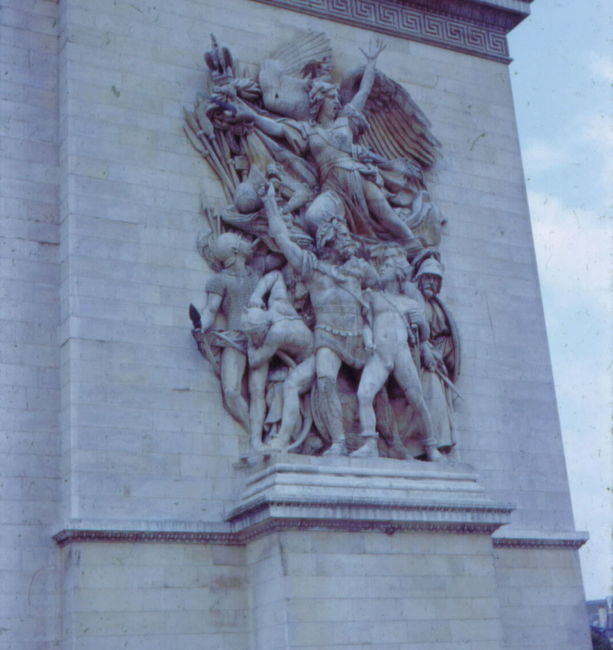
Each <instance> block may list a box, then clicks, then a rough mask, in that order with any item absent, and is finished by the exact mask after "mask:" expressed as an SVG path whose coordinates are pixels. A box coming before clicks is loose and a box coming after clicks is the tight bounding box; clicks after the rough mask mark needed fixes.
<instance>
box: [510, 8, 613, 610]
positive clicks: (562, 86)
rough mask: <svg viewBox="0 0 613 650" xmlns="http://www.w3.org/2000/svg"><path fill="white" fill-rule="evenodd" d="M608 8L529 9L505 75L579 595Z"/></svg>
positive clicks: (594, 593) (602, 350) (607, 254)
mask: <svg viewBox="0 0 613 650" xmlns="http://www.w3.org/2000/svg"><path fill="white" fill-rule="evenodd" d="M612 15H613V4H611V3H610V2H609V1H608V0H607V1H600V0H581V1H580V2H577V0H535V2H534V3H533V4H532V15H531V16H530V17H529V18H528V19H526V20H525V21H524V22H523V23H522V24H520V25H519V26H518V27H517V28H516V29H515V30H514V31H513V32H512V33H511V35H510V37H509V42H510V49H511V56H512V57H513V58H514V62H513V63H512V64H511V77H512V80H513V93H514V96H515V109H516V113H517V121H518V128H519V135H520V141H521V146H522V156H523V161H524V171H525V175H526V184H527V189H528V198H529V202H530V212H531V219H532V228H533V232H534V239H535V246H536V252H537V259H538V265H539V275H540V281H541V289H542V293H543V303H544V307H545V317H546V320H547V330H548V333H549V347H550V351H551V357H552V365H553V370H554V379H555V385H556V393H557V398H558V408H559V412H560V421H561V427H562V436H563V440H564V448H565V454H566V462H567V467H568V472H569V481H570V486H571V496H572V501H573V510H574V514H575V523H576V527H577V529H579V530H588V531H589V533H590V536H591V539H590V541H589V542H588V543H587V544H586V545H585V546H584V547H583V549H582V550H581V552H580V556H581V564H582V570H583V576H584V583H585V589H586V596H587V598H588V599H592V598H601V597H603V596H605V595H606V594H607V593H612V592H613V589H612V579H613V544H612V540H611V531H612V530H613V492H612V489H611V486H612V482H613V442H612V437H611V424H612V414H613V409H612V400H613V380H612V376H613V286H612V285H613V246H612V238H613V216H612V215H613V212H612V209H611V199H612V196H613V192H612V188H613V90H612V89H613V41H612V37H613V17H612Z"/></svg>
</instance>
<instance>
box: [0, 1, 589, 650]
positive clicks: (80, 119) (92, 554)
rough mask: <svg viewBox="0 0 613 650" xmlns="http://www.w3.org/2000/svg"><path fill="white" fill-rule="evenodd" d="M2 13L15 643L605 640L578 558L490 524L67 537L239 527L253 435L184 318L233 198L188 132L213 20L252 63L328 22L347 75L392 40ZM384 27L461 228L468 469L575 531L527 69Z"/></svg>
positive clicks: (448, 260)
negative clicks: (514, 76) (87, 528)
mask: <svg viewBox="0 0 613 650" xmlns="http://www.w3.org/2000/svg"><path fill="white" fill-rule="evenodd" d="M489 4H492V5H495V4H498V3H489ZM522 4H523V3H522ZM2 5H3V6H2V13H1V14H0V22H1V24H2V29H3V35H2V36H3V38H2V43H1V44H0V65H1V66H2V71H3V77H2V85H1V87H0V102H1V106H2V111H3V117H5V118H6V119H4V120H3V123H2V127H1V128H2V142H1V144H0V153H1V160H2V162H1V164H2V184H1V186H0V198H1V201H2V203H1V206H2V217H3V229H2V232H1V233H0V245H1V246H2V256H1V260H0V264H1V266H0V274H1V279H2V285H1V292H2V293H1V295H2V301H1V308H0V341H1V342H2V348H1V350H0V355H1V356H0V382H1V383H2V391H1V392H0V400H1V402H0V406H1V409H0V426H1V428H0V433H1V435H2V441H3V446H2V456H1V457H0V458H1V464H0V481H1V486H0V487H1V489H2V498H3V504H2V508H3V519H2V523H3V526H2V530H1V531H0V572H1V573H0V575H1V579H0V598H1V601H0V605H1V606H0V646H2V647H4V645H3V644H6V647H7V649H10V650H50V649H51V648H53V647H58V645H60V644H62V643H63V647H65V648H79V649H82V648H83V649H85V650H93V649H96V650H101V649H102V648H104V649H105V650H106V649H110V648H113V649H114V648H116V647H121V646H120V645H119V641H121V644H122V645H123V646H125V647H129V648H139V649H140V648H147V650H150V649H151V648H153V649H155V648H157V647H159V648H162V647H164V648H167V647H172V643H174V639H177V638H179V637H180V641H181V647H182V648H187V649H189V648H191V647H193V648H196V647H197V648H202V647H205V648H211V649H213V648H220V649H221V648H223V649H224V650H230V649H231V650H234V649H236V650H239V649H240V650H243V649H244V648H245V647H251V646H249V644H250V643H255V642H256V641H254V639H256V638H257V639H260V640H261V641H262V643H264V644H266V643H269V644H272V645H270V646H266V645H264V646H260V647H284V646H283V643H284V639H286V637H285V636H284V635H286V634H287V633H288V632H287V631H288V630H289V629H291V631H292V635H293V636H292V639H293V643H294V646H295V647H300V648H307V647H318V648H321V649H326V648H328V647H329V648H331V647H333V646H334V647H342V646H343V644H344V645H345V647H346V646H347V644H349V645H350V647H359V643H361V642H362V641H363V640H364V643H365V642H366V639H368V640H369V642H370V646H369V647H377V644H379V646H380V647H381V648H385V649H386V650H392V649H393V650H399V649H400V648H413V647H414V648H418V647H419V648H422V647H431V648H432V649H433V650H451V648H454V649H455V648H457V647H461V646H462V645H464V646H466V647H471V648H475V649H479V648H488V649H489V648H492V647H497V646H498V645H502V647H504V648H508V650H516V649H517V650H519V648H524V647H525V648H532V647H534V648H536V647H541V648H547V647H549V646H547V645H539V644H545V643H549V639H555V640H556V642H557V643H558V646H557V647H556V650H557V648H560V647H561V648H568V650H570V649H571V648H572V650H576V648H580V647H582V645H581V644H582V643H583V644H584V645H585V647H587V636H586V634H585V633H584V632H582V629H581V625H580V623H579V618H575V619H574V620H576V621H577V623H573V625H571V626H568V625H567V626H562V627H560V621H563V620H567V619H568V617H579V616H582V613H581V614H580V612H579V610H580V607H579V604H578V603H579V601H580V599H581V598H582V589H581V585H580V578H579V574H578V569H577V566H576V556H575V554H574V551H573V550H572V549H571V550H569V549H558V550H553V549H551V548H550V549H548V550H545V549H530V550H526V549H520V548H518V549H508V548H498V549H496V553H495V556H492V555H491V553H492V550H491V542H490V541H489V538H486V537H485V536H481V535H469V536H461V535H456V536H450V535H439V534H431V535H430V534H425V533H424V534H421V533H403V534H396V535H395V536H393V537H389V536H386V535H383V534H381V533H368V534H362V533H360V534H357V533H350V532H347V533H343V534H341V533H340V532H335V533H329V532H323V531H320V532H316V533H315V532H310V533H307V532H304V531H302V532H288V531H286V532H283V533H278V534H276V533H275V534H274V535H271V536H268V537H266V536H265V537H262V538H260V539H258V540H255V541H251V542H250V543H249V544H248V545H247V546H223V545H220V544H204V543H203V544H187V543H179V542H175V543H173V544H166V543H164V544H159V543H153V542H151V541H149V542H147V543H145V542H141V543H137V542H122V543H118V542H113V543H112V544H111V543H108V544H105V543H103V542H100V541H97V542H83V541H81V542H75V543H73V544H67V545H66V546H64V547H63V548H62V549H59V548H58V547H56V546H55V544H54V542H53V541H52V539H51V536H52V535H53V534H54V533H55V532H57V531H58V530H60V529H62V528H66V527H70V526H71V525H72V524H73V523H74V522H75V521H82V520H88V522H89V523H90V524H92V526H93V527H96V526H99V527H100V528H104V529H105V530H109V529H112V528H113V527H117V528H121V527H122V526H123V527H124V528H127V529H128V530H129V529H130V528H134V529H138V528H139V527H141V528H142V529H143V530H145V529H147V526H151V525H156V524H157V523H159V522H164V523H165V525H166V527H167V528H168V529H169V530H170V529H172V526H173V525H175V524H176V527H178V528H180V527H183V528H184V529H185V528H189V527H190V526H192V527H197V528H199V529H205V528H206V527H207V526H209V525H210V526H211V527H217V529H220V530H221V529H223V530H224V531H225V532H227V530H226V529H225V528H223V526H225V524H224V521H223V520H224V517H225V515H226V514H227V512H228V511H229V510H230V508H231V507H232V506H233V505H235V503H236V497H237V494H238V492H239V490H240V482H241V479H240V478H239V477H240V474H239V473H238V472H237V471H236V468H235V466H234V465H235V463H236V461H237V459H238V458H239V455H240V452H241V449H245V446H246V436H245V435H244V434H243V433H242V432H241V431H240V429H239V427H238V426H237V425H236V423H235V422H234V421H233V420H232V418H231V417H230V416H229V415H228V414H227V413H226V411H225V410H224V409H223V407H222V404H221V395H220V391H219V387H218V384H217V380H216V379H215V377H214V375H213V373H212V372H211V370H210V368H209V367H208V366H207V364H206V363H205V362H204V361H203V360H202V358H201V357H200V355H199V354H198V352H197V350H196V348H195V345H194V343H193V341H192V339H191V336H190V332H189V328H190V323H189V320H188V317H187V305H188V304H189V303H190V302H193V303H195V304H196V305H197V306H201V305H202V302H203V288H204V285H205V282H206V279H207V277H208V274H209V271H208V270H207V267H206V265H205V263H204V262H203V261H202V259H201V258H200V257H199V255H198V253H197V251H196V248H195V240H196V236H197V233H198V231H199V230H200V229H202V227H203V221H202V218H201V216H200V215H199V214H198V210H199V203H200V196H201V193H202V192H204V197H205V202H206V203H207V204H211V205H221V204H223V202H224V200H223V197H222V192H221V188H220V187H219V185H218V184H217V182H216V180H215V179H214V178H213V176H212V174H211V173H210V172H209V170H208V168H207V167H206V165H205V163H204V161H202V159H201V158H199V156H198V155H197V154H196V153H195V152H194V151H193V150H192V148H191V147H190V145H189V143H188V141H187V139H186V138H185V136H184V134H183V132H182V119H183V115H182V110H183V106H191V104H192V102H193V101H194V99H195V96H196V93H197V92H199V91H200V90H202V87H203V80H204V65H203V62H202V54H203V52H204V51H205V50H206V49H207V47H208V42H209V41H208V39H209V33H210V32H213V33H214V34H215V35H216V36H217V38H218V39H219V41H220V42H222V43H224V44H225V45H227V46H229V47H230V48H231V49H232V51H233V54H234V55H235V57H237V58H238V59H239V60H240V61H241V62H242V63H245V64H249V63H255V62H259V61H261V60H262V59H263V58H264V57H265V56H266V55H267V54H268V53H269V52H270V50H271V49H272V48H273V47H274V46H276V45H277V44H278V43H280V42H282V41H283V40H285V39H287V38H291V36H292V34H294V33H295V31H296V30H305V29H313V30H322V31H325V32H326V33H327V34H328V36H329V37H330V38H331V39H332V43H333V47H334V62H335V64H336V66H337V69H339V70H348V69H350V68H352V67H354V66H356V65H358V64H359V63H360V62H361V55H360V54H359V52H358V49H357V48H358V47H359V46H364V45H365V44H366V43H367V42H368V39H369V38H370V37H371V36H372V34H371V33H370V32H369V31H368V30H366V29H361V28H357V27H352V26H349V25H346V24H341V23H338V22H330V21H324V20H321V19H320V18H317V17H314V16H307V15H303V14H298V13H295V12H292V11H287V10H284V9H279V8H275V7H272V6H267V5H265V4H261V3H256V2H252V1H250V0H227V1H226V2H224V3H219V2H217V1H215V0H174V1H173V2H172V3H160V2H159V1H158V0H139V2H137V3H136V2H130V1H128V0H115V1H114V2H113V3H105V2H95V1H94V0H60V1H59V2H55V1H54V0H4V1H3V3H2ZM237 16H240V19H237ZM386 42H387V44H388V47H387V49H386V50H385V52H384V53H383V55H382V57H381V62H380V63H381V68H382V69H383V71H384V72H385V73H386V74H388V75H389V76H390V77H391V78H393V79H395V80H397V81H398V82H400V83H402V84H403V85H405V87H406V88H407V89H408V90H409V92H410V93H411V95H412V97H413V99H414V100H415V101H416V102H417V103H418V105H419V106H420V107H421V108H422V109H423V110H424V112H425V113H426V115H427V116H428V117H429V118H430V120H431V121H432V125H433V132H434V134H435V135H436V136H437V138H438V139H439V140H441V142H442V144H443V154H444V157H443V159H442V160H441V161H440V162H439V163H437V165H436V166H435V168H434V169H433V170H432V172H431V173H430V175H429V178H428V185H429V187H430V188H431V190H432V194H433V196H434V199H435V200H436V201H437V203H438V204H439V205H440V207H441V208H442V209H443V211H444V213H445V215H446V217H447V218H448V226H447V228H446V234H445V235H444V240H443V245H442V250H443V257H444V261H445V264H446V278H445V283H444V288H443V297H444V298H445V299H446V302H447V303H448V304H449V306H450V309H451V311H452V312H453V313H454V315H455V316H456V318H457V320H458V324H459V327H460V330H461V333H462V338H463V345H464V349H463V371H462V375H461V378H460V382H459V389H460V391H461V393H462V395H463V397H464V399H463V400H461V401H460V402H459V403H458V427H459V432H458V434H459V435H458V437H459V440H460V446H461V453H462V459H463V460H464V461H466V462H468V463H470V464H471V465H473V466H474V467H475V468H476V469H477V470H478V472H479V473H480V476H481V477H482V482H483V484H484V486H485V487H486V489H487V491H488V493H489V494H490V495H491V496H492V498H494V499H496V500H497V501H504V502H514V503H516V504H517V506H518V507H517V510H516V512H515V513H514V515H513V523H512V529H514V530H528V531H532V533H533V534H538V533H539V531H561V532H564V531H571V530H572V529H573V521H572V513H571V509H570V501H569V497H568V486H567V481H566V474H565V468H564V458H563V453H562V447H561V442H560V436H559V426H558V421H557V415H556V408H555V397H554V393H553V386H552V380H551V371H550V365H549V357H548V352H547V343H546V336H545V329H544V321H543V317H542V309H541V304H540V293H539V289H538V280H537V273H536V265H535V261H534V253H533V247H532V238H531V232H530V225H529V218H528V208H527V203H526V198H525V191H524V186H523V177H522V171H521V159H520V153H519V148H518V143H517V137H516V132H515V120H514V114H513V108H512V95H511V89H510V82H509V77H508V70H507V68H506V67H505V65H504V63H502V62H500V61H493V60H488V59H485V58H479V57H476V56H472V55H469V54H465V53H459V52H457V51H453V50H450V49H441V48H438V47H435V46H434V45H427V44H424V43H419V42H415V41H408V40H405V39H401V38H398V37H394V36H386ZM443 540H447V541H443ZM445 544H448V545H449V546H445ZM488 544H489V546H488ZM432 549H434V551H432ZM533 563H543V564H542V565H541V564H538V568H539V571H538V572H536V573H534V572H533V571H532V569H534V568H535V567H534V566H533ZM60 566H61V571H60ZM543 566H544V567H547V571H545V573H543V571H542V568H543ZM386 567H387V568H386ZM535 575H539V576H540V579H541V580H542V581H541V584H536V583H535V582H534V576H535ZM496 585H497V586H496ZM496 589H497V591H496V593H494V592H495V590H496ZM522 594H527V596H526V598H528V600H530V602H532V603H533V604H534V607H533V608H531V609H530V611H528V609H527V607H528V606H527V605H526V604H525V603H523V602H522V598H523V596H522ZM558 596H559V601H557V608H556V613H555V614H553V613H552V610H551V608H549V609H548V608H547V605H546V604H544V603H550V602H552V601H556V598H557V597H558ZM497 600H498V601H499V602H500V605H501V607H500V609H499V610H497V605H496V602H497ZM290 601H291V602H290ZM499 615H500V616H501V618H500V619H497V617H498V616H499ZM528 615H530V618H528ZM369 616H370V617H371V618H369ZM279 617H281V618H279ZM288 617H289V618H288ZM335 617H336V618H335ZM441 618H444V619H445V623H444V624H435V623H434V621H438V620H439V619H441ZM341 620H343V621H348V623H347V627H346V628H343V629H345V630H346V631H348V632H347V633H348V634H349V636H348V637H342V636H341V633H340V629H341V626H340V625H339V626H337V625H336V623H337V622H340V621H341ZM466 620H469V621H471V624H470V626H468V625H467V624H466ZM496 620H501V621H502V628H501V627H500V624H499V623H496V622H495V621H496ZM524 620H529V621H530V623H529V626H530V629H531V631H530V633H528V632H527V631H526V630H525V629H524V625H523V621H524ZM379 621H385V622H384V623H383V622H379ZM520 621H521V622H522V624H521V626H520V625H518V622H520ZM581 621H582V619H581ZM288 625H290V627H289V628H288ZM520 628H521V629H520ZM388 630H395V632H394V634H396V637H395V638H401V637H402V635H405V640H403V641H394V640H393V639H394V637H393V636H392V635H391V632H390V635H389V636H386V634H388V632H387V631H388ZM254 635H255V636H254ZM335 635H336V636H335ZM398 635H400V637H399V636H398ZM526 635H528V636H526ZM362 637H363V638H362ZM347 638H350V639H351V640H350V641H346V640H345V639H347ZM356 644H357V645H356ZM426 644H427V645H426ZM522 644H523V645H522ZM550 645H551V648H552V650H553V647H554V645H553V643H551V644H550ZM60 647H61V645H60ZM253 647H257V646H253Z"/></svg>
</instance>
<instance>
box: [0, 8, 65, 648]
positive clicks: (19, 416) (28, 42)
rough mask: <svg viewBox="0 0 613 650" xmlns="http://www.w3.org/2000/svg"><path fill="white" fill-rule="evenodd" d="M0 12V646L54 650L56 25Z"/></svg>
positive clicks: (38, 11)
mask: <svg viewBox="0 0 613 650" xmlns="http://www.w3.org/2000/svg"><path fill="white" fill-rule="evenodd" d="M57 10H58V7H57V4H56V3H55V2H53V1H50V0H6V1H3V2H2V8H1V9H0V29H1V30H2V35H1V38H0V71H1V73H0V80H1V81H0V110H1V117H2V119H1V120H0V179H1V180H0V213H1V219H0V221H1V227H0V512H1V515H0V523H1V526H0V647H2V648H6V649H7V650H43V649H44V650H47V649H48V648H51V647H52V643H53V641H54V640H56V639H57V636H58V635H57V628H58V620H59V618H58V617H59V611H60V610H59V598H58V597H59V586H58V579H57V575H58V574H57V559H58V556H57V549H56V547H55V544H54V542H53V541H52V540H51V537H50V531H51V527H52V526H53V525H57V521H58V509H59V494H60V490H59V484H60V480H61V479H60V473H59V454H60V439H59V408H60V373H59V366H60V348H59V345H58V326H59V317H60V305H59V293H58V290H57V287H58V283H59V277H60V267H59V250H58V249H59V243H60V234H59V214H58V213H59V207H58V180H59V159H58V149H57V146H58V104H57V96H58V93H57V91H58V25H57Z"/></svg>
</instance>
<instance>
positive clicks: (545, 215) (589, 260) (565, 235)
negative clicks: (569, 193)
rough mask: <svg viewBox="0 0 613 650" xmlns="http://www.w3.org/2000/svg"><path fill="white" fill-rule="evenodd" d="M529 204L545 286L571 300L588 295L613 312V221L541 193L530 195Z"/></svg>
mask: <svg viewBox="0 0 613 650" xmlns="http://www.w3.org/2000/svg"><path fill="white" fill-rule="evenodd" d="M528 201H529V203H530V212H531V215H532V229H533V233H534V241H535V246H536V249H537V258H538V263H539V272H540V274H541V282H542V283H543V284H544V285H545V287H546V288H550V289H552V290H559V291H562V292H563V293H564V296H565V298H566V299H567V300H572V299H573V297H574V298H575V299H578V298H581V297H584V296H586V294H587V295H589V296H590V300H596V301H597V302H598V303H599V304H603V305H604V306H605V307H606V308H608V309H611V296H610V291H611V286H610V283H611V268H612V263H613V257H612V255H613V249H612V239H611V235H612V231H611V228H612V224H611V221H610V220H608V219H607V218H606V217H603V216H600V215H598V214H596V213H595V212H593V211H590V210H582V209H573V208H569V207H568V206H566V205H564V204H563V203H562V201H561V200H560V199H558V198H557V197H555V196H549V195H547V194H544V193H541V192H529V193H528ZM582 302H583V300H582Z"/></svg>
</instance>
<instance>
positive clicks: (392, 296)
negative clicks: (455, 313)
mask: <svg viewBox="0 0 613 650" xmlns="http://www.w3.org/2000/svg"><path fill="white" fill-rule="evenodd" d="M410 274H411V267H410V266H409V264H408V262H407V260H406V257H405V252H404V250H403V249H402V247H400V246H397V245H393V244H392V245H388V247H387V248H386V251H385V257H384V259H383V262H382V264H381V265H380V267H379V275H380V278H381V283H382V288H381V289H380V290H374V291H367V292H365V297H366V300H367V301H368V303H369V306H370V309H371V314H372V316H371V318H372V347H373V349H374V351H373V354H372V355H371V356H370V358H369V359H368V361H367V362H366V365H365V366H364V370H363V371H362V376H361V378H360V384H359V386H358V407H359V412H360V426H361V436H362V439H363V440H364V444H363V445H362V446H361V447H360V448H359V449H357V450H356V451H355V452H353V454H352V456H356V457H371V456H378V455H379V454H378V450H377V439H378V433H377V431H376V415H375V410H374V407H373V401H374V398H375V396H376V394H377V393H378V392H379V390H381V388H382V387H383V385H384V384H385V382H386V381H387V379H388V377H389V376H390V375H393V376H394V378H395V379H396V381H397V382H398V384H399V385H400V387H401V388H402V390H403V391H404V394H405V397H406V399H407V401H408V402H409V403H410V404H411V405H412V406H413V407H414V408H415V409H416V411H417V413H418V416H419V417H420V419H421V422H422V435H423V438H424V440H423V444H424V447H425V449H426V455H427V458H428V460H439V459H440V458H441V454H440V453H439V451H438V450H437V438H436V437H435V432H434V431H433V425H432V419H431V417H430V412H429V411H428V407H427V405H426V402H425V400H424V395H423V391H422V386H421V381H420V377H419V372H418V370H417V368H416V366H415V361H414V360H413V356H412V354H411V349H410V347H409V342H413V343H415V342H416V341H415V334H414V333H413V332H412V330H411V326H410V324H412V325H413V326H416V329H417V333H418V338H419V340H420V341H427V340H428V334H429V330H428V325H427V322H426V319H425V315H424V313H423V307H422V306H421V304H420V303H419V302H418V301H417V300H414V299H413V298H410V297H409V296H407V295H406V294H405V293H404V292H403V291H402V286H403V284H404V283H405V281H406V280H407V278H408V277H410Z"/></svg>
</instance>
